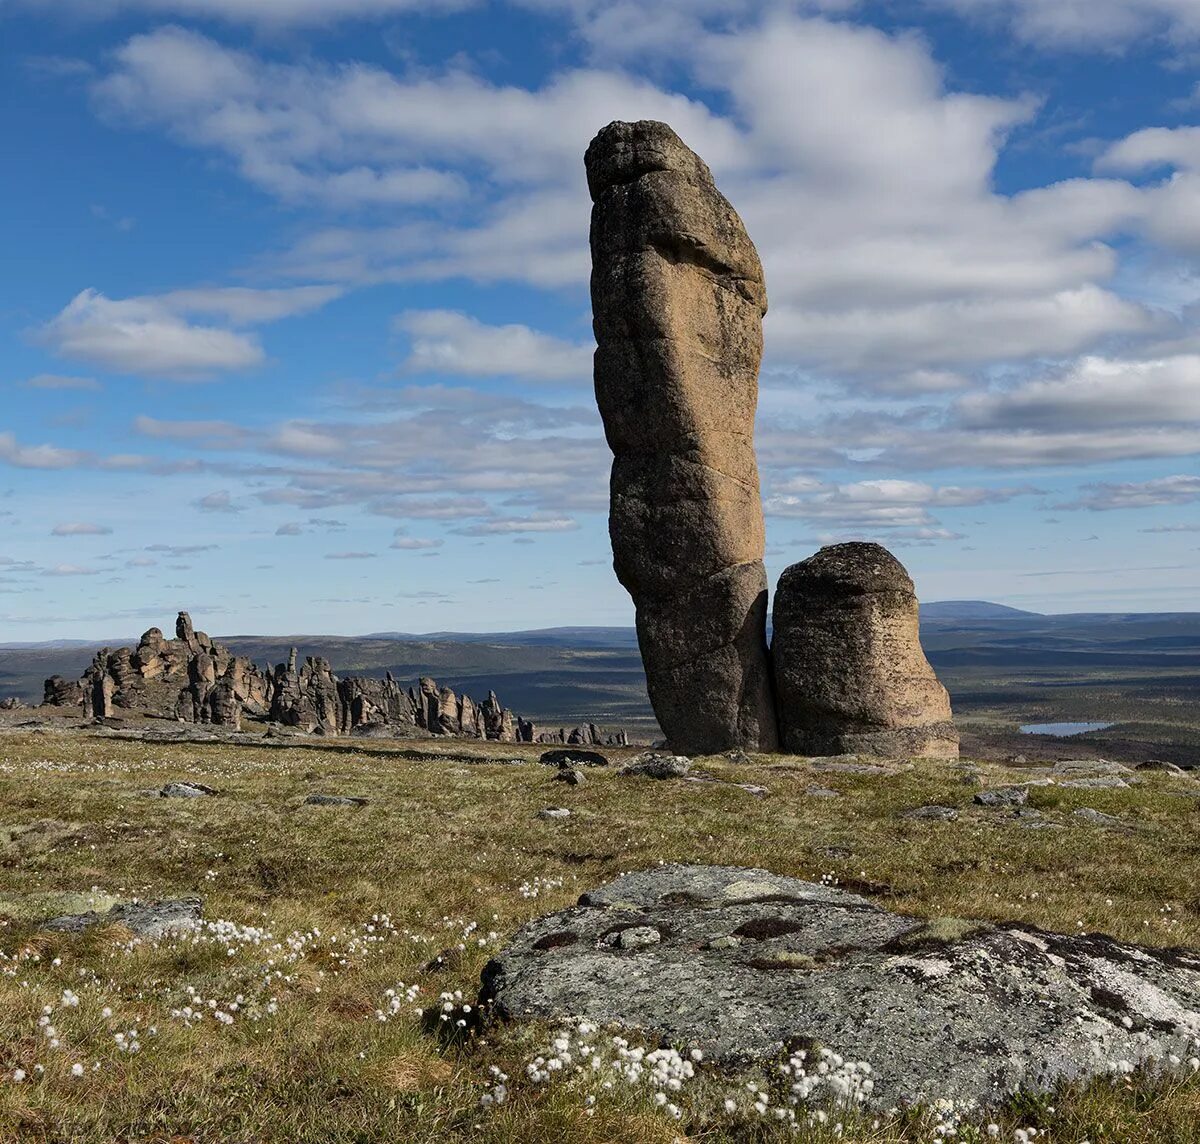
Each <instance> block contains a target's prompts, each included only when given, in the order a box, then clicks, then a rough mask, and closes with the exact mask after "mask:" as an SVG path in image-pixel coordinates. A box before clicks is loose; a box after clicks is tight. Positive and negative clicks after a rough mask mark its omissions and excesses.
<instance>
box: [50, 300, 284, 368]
mask: <svg viewBox="0 0 1200 1144" xmlns="http://www.w3.org/2000/svg"><path fill="white" fill-rule="evenodd" d="M43 335H44V337H45V339H46V341H47V342H48V343H49V344H50V345H52V346H53V347H54V348H55V350H57V351H58V352H59V353H61V354H63V355H64V356H65V357H72V358H79V359H80V360H82V361H86V362H88V363H90V364H92V365H97V366H100V367H102V368H104V369H111V370H115V371H117V372H120V373H138V374H146V375H150V376H164V377H176V378H182V379H192V378H197V377H204V376H207V375H209V374H212V373H214V372H217V371H220V370H236V369H248V368H250V367H252V366H256V365H258V364H260V363H261V362H262V360H263V351H262V347H261V346H260V345H259V344H258V342H257V341H256V340H255V339H253V338H251V337H247V336H246V335H244V334H237V333H234V332H232V331H231V330H224V329H220V328H218V327H216V326H198V325H192V324H191V323H189V322H187V321H186V320H185V319H183V318H181V317H179V316H178V315H177V314H174V313H172V312H171V311H170V310H169V309H168V308H167V307H165V306H163V305H161V304H159V303H158V302H156V301H155V300H153V299H145V298H127V299H123V300H112V299H109V298H106V297H105V296H104V295H103V294H100V293H98V292H97V291H95V290H83V291H81V292H80V293H79V294H77V295H76V296H75V297H74V298H73V299H72V300H71V301H70V303H69V304H68V305H67V306H66V308H65V309H64V310H63V311H62V313H60V314H59V315H58V316H57V317H56V318H54V320H53V321H51V322H49V323H48V324H47V325H46V326H44V327H43Z"/></svg>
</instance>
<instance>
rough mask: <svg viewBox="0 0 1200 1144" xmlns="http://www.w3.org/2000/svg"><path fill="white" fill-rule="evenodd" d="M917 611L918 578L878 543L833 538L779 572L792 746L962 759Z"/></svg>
mask: <svg viewBox="0 0 1200 1144" xmlns="http://www.w3.org/2000/svg"><path fill="white" fill-rule="evenodd" d="M917 611H918V609H917V595H916V591H915V589H914V587H913V582H912V579H911V577H910V576H909V575H908V573H907V572H906V571H905V570H904V566H903V565H902V564H901V563H900V561H898V560H897V559H896V558H895V557H894V556H893V555H892V554H891V553H890V552H888V550H887V549H886V548H884V547H883V546H882V545H879V544H864V543H857V542H856V543H851V544H833V545H830V546H829V547H827V548H822V549H821V551H820V552H818V553H817V554H816V555H815V556H810V557H809V558H808V559H807V560H802V561H800V563H799V564H793V565H792V566H791V567H790V568H788V569H787V570H786V571H785V572H784V573H783V575H782V576H780V578H779V586H778V587H777V588H776V590H775V604H774V608H773V611H772V622H773V626H774V638H773V640H772V643H771V662H772V665H773V668H774V672H775V701H776V706H777V709H778V712H779V735H780V739H781V740H782V742H783V747H784V749H785V750H787V751H794V752H796V753H797V754H802V755H841V754H859V755H878V756H883V757H890V758H911V757H913V756H917V755H921V756H928V757H931V758H939V759H956V758H958V732H957V731H956V730H955V728H954V723H953V721H952V719H951V715H950V697H949V695H947V693H946V689H945V688H944V687H943V686H942V685H941V683H939V682H938V678H937V676H936V675H934V672H933V668H932V667H930V665H929V661H928V660H927V659H926V658H925V653H924V651H922V650H921V639H920V633H919V629H918V620H917Z"/></svg>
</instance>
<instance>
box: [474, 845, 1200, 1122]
mask: <svg viewBox="0 0 1200 1144" xmlns="http://www.w3.org/2000/svg"><path fill="white" fill-rule="evenodd" d="M631 939H635V940H631ZM481 1000H482V1001H486V1002H490V1004H491V1008H492V1012H493V1014H494V1015H496V1016H499V1017H502V1018H510V1019H516V1020H530V1019H533V1020H542V1019H547V1020H550V1019H555V1018H562V1017H583V1018H587V1019H588V1020H590V1021H592V1022H594V1023H596V1024H599V1025H601V1026H609V1025H619V1026H624V1027H627V1028H634V1029H638V1030H641V1031H642V1032H643V1033H644V1034H648V1035H650V1036H656V1037H662V1039H663V1041H664V1043H667V1044H685V1045H694V1046H697V1047H699V1048H701V1049H702V1050H703V1051H704V1054H705V1057H706V1058H707V1059H708V1060H710V1061H712V1062H714V1063H716V1064H718V1065H728V1066H731V1067H732V1068H733V1069H735V1070H741V1069H744V1068H745V1067H746V1066H747V1065H750V1064H761V1065H762V1066H763V1067H764V1068H766V1069H768V1070H769V1071H770V1074H771V1076H772V1077H774V1078H776V1079H778V1077H779V1071H778V1063H779V1060H780V1057H781V1056H783V1055H786V1050H792V1051H794V1050H795V1048H796V1046H798V1045H801V1046H802V1045H812V1044H814V1043H815V1044H816V1045H819V1046H821V1047H824V1048H826V1049H829V1050H832V1051H833V1052H835V1053H838V1054H841V1055H842V1056H843V1057H844V1058H845V1059H846V1060H848V1061H866V1062H868V1063H869V1064H870V1065H871V1068H872V1072H871V1076H872V1079H873V1081H874V1086H873V1089H872V1090H871V1091H870V1092H869V1093H864V1096H865V1104H866V1106H867V1107H868V1108H879V1109H887V1108H892V1107H894V1106H896V1105H901V1104H909V1103H911V1104H926V1105H928V1104H930V1103H932V1102H933V1101H935V1100H939V1099H943V1098H944V1099H947V1100H952V1101H954V1102H955V1104H956V1105H958V1104H960V1103H961V1104H963V1105H965V1106H970V1105H972V1104H978V1105H980V1106H983V1107H985V1108H986V1107H989V1106H992V1105H996V1104H999V1103H1001V1102H1002V1101H1003V1100H1004V1099H1005V1098H1006V1097H1008V1096H1010V1095H1011V1094H1012V1093H1014V1092H1016V1091H1017V1090H1018V1089H1026V1090H1031V1091H1034V1092H1046V1091H1048V1090H1050V1089H1051V1088H1052V1087H1053V1086H1054V1085H1055V1084H1056V1083H1058V1082H1060V1081H1067V1080H1083V1081H1086V1080H1087V1079H1088V1078H1090V1077H1093V1076H1098V1075H1105V1074H1108V1073H1116V1074H1119V1073H1121V1072H1124V1071H1128V1069H1129V1068H1130V1066H1136V1065H1139V1064H1143V1063H1144V1064H1147V1065H1149V1066H1154V1065H1155V1064H1157V1065H1159V1066H1163V1067H1166V1066H1167V1065H1168V1062H1169V1060H1170V1057H1171V1055H1172V1054H1173V1055H1174V1057H1175V1061H1176V1063H1178V1062H1179V1059H1180V1058H1182V1059H1183V1061H1184V1062H1186V1061H1187V1058H1188V1057H1189V1056H1192V1055H1194V1049H1193V1048H1192V1046H1193V1044H1194V1038H1195V1037H1196V1036H1197V1035H1198V1034H1200V951H1197V950H1189V949H1154V948H1147V947H1142V946H1135V945H1131V944H1128V943H1124V942H1118V941H1115V940H1113V939H1112V938H1109V937H1105V936H1103V935H1101V934H1082V933H1078V934H1070V935H1064V934H1054V933H1047V932H1044V931H1040V930H1035V929H1033V928H1031V927H1029V926H1024V925H1004V924H996V925H989V924H987V923H984V922H977V923H972V922H969V921H962V920H959V919H935V920H934V921H932V922H931V921H929V920H928V919H924V918H915V917H906V916H904V915H902V914H896V913H892V912H890V911H888V910H885V909H882V908H880V907H879V906H878V905H876V904H875V903H873V902H871V901H869V900H868V899H866V898H863V897H860V896H858V895H856V894H851V893H848V892H846V891H845V890H840V889H837V888H835V887H832V886H825V885H818V884H815V883H812V882H802V881H798V880H797V879H794V878H786V877H781V876H779V875H776V874H771V873H768V872H767V871H765V870H752V869H740V868H736V867H722V866H682V865H665V866H657V867H654V868H652V869H649V870H644V871H641V872H638V873H634V874H627V875H624V876H623V877H620V878H617V879H616V880H615V881H613V882H610V883H609V884H608V885H606V886H602V887H600V888H599V889H597V890H594V891H591V892H590V893H587V894H584V895H583V897H582V898H580V900H579V905H578V906H576V907H574V908H572V909H567V910H563V911H561V912H559V913H557V914H552V915H550V916H547V917H543V918H540V919H537V920H535V921H532V922H530V923H529V924H527V925H526V926H524V927H523V928H522V929H521V930H520V931H519V932H518V933H517V934H516V936H515V937H514V938H513V939H512V941H511V943H510V944H509V946H508V948H507V949H505V950H504V951H503V952H502V953H501V954H500V955H499V956H498V957H497V958H496V959H495V960H493V961H491V962H490V963H489V964H488V965H487V967H486V968H485V969H484V972H483V995H482V998H481ZM1183 1068H1184V1070H1185V1071H1186V1072H1189V1073H1190V1071H1191V1070H1190V1069H1188V1068H1187V1066H1186V1064H1184V1066H1183Z"/></svg>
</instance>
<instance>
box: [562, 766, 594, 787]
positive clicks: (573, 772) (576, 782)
mask: <svg viewBox="0 0 1200 1144" xmlns="http://www.w3.org/2000/svg"><path fill="white" fill-rule="evenodd" d="M554 781H555V782H560V783H566V784H567V786H583V784H584V783H585V782H586V781H587V780H586V779H584V777H583V771H581V770H579V769H578V768H577V767H567V768H566V769H564V770H561V771H559V772H558V773H557V774H556V775H555V776H554Z"/></svg>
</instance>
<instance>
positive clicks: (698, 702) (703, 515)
mask: <svg viewBox="0 0 1200 1144" xmlns="http://www.w3.org/2000/svg"><path fill="white" fill-rule="evenodd" d="M585 165H586V168H587V179H588V188H589V190H590V192H591V197H592V202H593V207H592V223H591V249H592V280H591V293H592V314H593V327H594V330H595V335H596V344H597V348H596V356H595V383H596V400H597V402H598V403H599V406H600V413H601V416H602V417H603V420H604V430H605V435H606V437H607V438H608V443H609V446H610V447H611V448H612V451H613V467H612V479H611V489H610V493H611V499H610V506H611V507H610V521H609V531H610V534H611V537H612V546H613V563H614V567H615V569H616V573H617V578H618V579H619V580H620V581H621V583H622V584H623V585H624V586H625V588H626V589H627V590H628V592H629V594H630V595H631V596H632V597H633V601H634V604H635V606H636V610H637V630H638V642H639V644H640V647H641V651H642V661H643V663H644V664H645V668H646V680H647V686H648V689H649V692H650V698H651V702H652V703H653V705H654V711H655V714H656V715H657V717H658V721H659V725H660V726H661V727H662V729H663V732H664V734H665V735H666V737H667V739H668V741H669V742H670V743H671V744H672V746H674V747H675V748H676V749H678V750H681V751H685V752H688V753H691V752H696V753H705V752H715V751H722V750H728V749H731V748H734V747H742V748H746V749H750V750H762V751H769V750H774V749H775V747H776V745H777V736H776V727H775V708H774V704H773V702H772V698H771V673H770V669H769V666H768V660H767V645H766V614H767V613H766V609H767V579H766V572H765V570H764V567H763V553H764V547H765V534H764V526H763V513H762V502H761V498H760V495H759V484H758V469H757V465H756V462H755V456H754V444H753V434H754V414H755V408H756V406H757V401H758V367H759V361H760V359H761V357H762V318H763V315H764V314H765V313H766V310H767V296H766V290H765V287H764V285H763V273H762V266H761V264H760V262H759V258H758V254H757V252H756V251H755V249H754V244H753V243H752V242H751V241H750V238H749V236H748V235H747V234H746V229H745V227H744V226H743V225H742V221H741V219H740V218H739V217H738V215H737V212H736V211H735V210H734V209H733V207H732V206H731V205H730V204H729V202H728V200H727V199H726V198H725V197H724V196H723V195H722V194H721V192H720V191H718V190H717V188H716V185H715V183H714V182H713V178H712V175H711V173H710V172H709V169H708V167H707V166H705V164H704V162H703V160H701V159H700V157H699V156H698V155H696V154H695V153H694V152H692V151H691V150H689V149H688V147H687V146H685V145H684V143H683V142H682V141H681V140H680V138H679V137H678V136H677V135H676V134H675V132H674V131H672V130H671V128H670V127H668V126H667V125H666V124H665V123H656V122H653V121H641V122H637V123H619V122H618V123H611V124H609V126H608V127H606V128H604V129H603V130H602V131H601V132H600V133H599V134H598V135H597V136H596V138H595V139H593V140H592V143H591V145H590V146H589V147H588V150H587V155H586V157H585Z"/></svg>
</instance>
